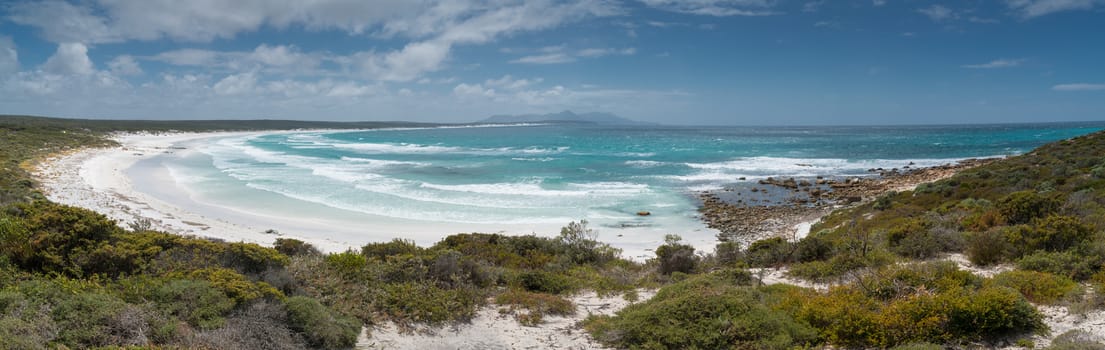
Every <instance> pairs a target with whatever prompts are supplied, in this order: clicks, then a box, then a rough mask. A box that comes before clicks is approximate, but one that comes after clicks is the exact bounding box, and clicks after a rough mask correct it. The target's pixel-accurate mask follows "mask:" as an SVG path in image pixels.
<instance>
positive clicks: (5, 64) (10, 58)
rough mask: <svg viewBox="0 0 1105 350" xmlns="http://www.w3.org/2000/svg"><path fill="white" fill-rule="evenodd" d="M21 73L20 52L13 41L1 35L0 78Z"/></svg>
mask: <svg viewBox="0 0 1105 350" xmlns="http://www.w3.org/2000/svg"><path fill="white" fill-rule="evenodd" d="M18 71H19V51H18V50H16V47H15V43H14V42H12V39H11V38H9V37H6V36H3V35H0V76H3V75H7V74H11V73H15V72H18Z"/></svg>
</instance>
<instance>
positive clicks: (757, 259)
mask: <svg viewBox="0 0 1105 350" xmlns="http://www.w3.org/2000/svg"><path fill="white" fill-rule="evenodd" d="M793 252H794V245H792V244H790V242H787V240H786V239H784V238H782V237H775V238H768V239H761V240H758V241H755V242H752V244H750V245H748V252H747V253H746V254H745V260H746V261H748V265H749V266H754V267H769V266H777V265H779V264H783V263H786V262H788V261H790V256H791V254H792V253H793Z"/></svg>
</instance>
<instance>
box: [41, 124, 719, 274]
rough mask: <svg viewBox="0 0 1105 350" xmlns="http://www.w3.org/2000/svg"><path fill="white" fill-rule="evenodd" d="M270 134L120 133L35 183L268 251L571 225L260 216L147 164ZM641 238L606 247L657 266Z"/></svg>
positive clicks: (627, 232) (709, 242)
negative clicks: (289, 242)
mask: <svg viewBox="0 0 1105 350" xmlns="http://www.w3.org/2000/svg"><path fill="white" fill-rule="evenodd" d="M285 132H286V131H285ZM268 133H275V132H208V133H158V134H152V133H120V134H116V135H114V136H113V137H112V138H113V139H114V140H116V141H117V142H118V143H119V144H120V146H118V147H109V148H88V149H83V150H78V151H75V152H71V153H67V154H63V155H59V156H56V157H53V158H50V159H46V160H44V161H42V162H40V164H38V165H37V167H36V171H35V175H36V178H37V179H38V180H39V181H40V182H41V187H42V189H43V192H44V193H45V194H46V196H47V198H49V199H50V200H53V201H55V202H58V203H63V204H68V205H73V206H78V207H82V208H86V209H91V210H94V211H96V212H99V213H102V214H104V215H107V216H108V217H110V218H112V219H114V220H116V221H117V222H118V223H119V225H120V226H123V227H130V225H131V224H134V223H142V222H148V223H149V224H150V226H149V228H150V229H155V230H160V231H165V232H171V233H176V234H184V235H195V236H201V237H209V238H217V239H222V240H226V241H235V242H236V241H243V242H251V243H258V244H262V245H271V244H272V242H273V241H275V240H276V239H277V238H280V237H286V238H295V239H299V240H303V241H305V242H309V243H311V244H313V245H315V246H317V247H318V248H319V249H321V250H322V251H324V252H340V251H344V250H347V249H358V248H359V247H360V246H363V245H364V244H366V243H369V242H381V241H388V240H391V239H394V238H403V239H410V240H413V241H414V242H415V243H417V244H419V245H423V246H428V245H432V244H434V243H436V242H437V241H439V240H440V239H441V238H443V237H445V236H447V235H450V234H456V233H465V232H483V233H504V234H516V235H517V234H536V235H544V236H551V235H555V234H557V233H559V231H560V227H561V226H563V225H564V224H567V222H564V223H558V224H552V223H532V224H518V223H513V224H470V223H454V222H441V221H433V218H428V219H427V220H426V221H412V220H396V219H394V218H388V217H381V216H373V215H367V214H361V213H352V212H348V211H344V210H341V209H337V208H332V207H329V206H324V205H319V204H317V203H307V202H301V201H294V200H293V199H289V198H283V197H280V196H279V195H274V194H266V195H268V196H271V198H270V200H269V201H264V200H261V201H259V202H258V203H257V204H256V207H257V208H251V206H249V205H237V206H232V205H229V204H226V203H222V202H220V201H215V200H207V199H206V198H201V196H197V195H196V194H195V193H193V192H191V190H190V189H189V188H186V187H185V186H182V185H181V184H180V183H179V182H178V181H179V179H176V178H175V177H174V174H171V173H170V171H169V170H168V169H166V168H165V167H164V166H160V165H159V164H144V163H143V161H145V160H156V159H152V158H154V157H158V156H183V155H186V154H189V152H195V151H194V150H192V148H193V146H197V144H201V143H205V142H214V140H218V139H222V138H229V137H246V136H252V135H261V134H268ZM259 192H260V191H259ZM289 203H290V204H289ZM640 230H649V229H647V228H625V229H609V228H599V232H600V237H599V240H601V241H604V242H607V243H610V244H612V245H614V246H615V247H618V248H621V249H623V256H624V257H627V258H630V259H635V260H640V261H643V260H645V259H648V258H650V257H652V256H653V253H652V249H653V248H655V247H656V246H658V245H660V244H662V240H663V235H664V234H666V233H669V232H666V231H664V232H659V231H657V232H651V231H648V232H638V231H640ZM651 230H653V231H656V229H651ZM684 238H685V239H687V242H688V243H690V244H692V245H694V246H696V248H698V249H699V250H701V251H711V250H712V248H713V245H714V243H715V242H714V234H713V233H712V232H697V233H693V235H688V234H684Z"/></svg>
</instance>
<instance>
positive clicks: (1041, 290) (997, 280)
mask: <svg viewBox="0 0 1105 350" xmlns="http://www.w3.org/2000/svg"><path fill="white" fill-rule="evenodd" d="M991 283H993V284H994V285H998V286H1002V287H1009V288H1012V289H1014V290H1016V291H1018V292H1020V293H1021V295H1024V297H1025V298H1026V299H1028V300H1029V301H1032V302H1034V303H1040V304H1054V303H1055V302H1058V301H1060V300H1062V299H1064V298H1069V297H1072V296H1073V295H1074V294H1075V293H1078V292H1080V291H1081V289H1080V288H1079V286H1078V283H1076V282H1074V281H1072V280H1071V279H1070V278H1066V277H1063V276H1056V275H1053V274H1050V273H1047V272H1037V271H1020V270H1014V271H1006V272H1002V273H999V274H997V275H995V276H994V277H993V278H992V279H991Z"/></svg>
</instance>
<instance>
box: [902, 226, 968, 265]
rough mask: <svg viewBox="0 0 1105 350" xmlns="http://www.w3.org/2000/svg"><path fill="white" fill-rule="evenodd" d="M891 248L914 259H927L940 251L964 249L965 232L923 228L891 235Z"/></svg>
mask: <svg viewBox="0 0 1105 350" xmlns="http://www.w3.org/2000/svg"><path fill="white" fill-rule="evenodd" d="M891 237H892V238H891V239H890V250H891V251H892V252H894V253H897V254H898V255H902V256H905V257H910V258H914V259H927V258H931V257H934V256H936V255H937V254H939V253H943V252H951V251H959V250H961V249H963V246H964V244H965V243H964V240H965V239H964V238H963V234H961V233H959V232H958V231H955V230H953V229H949V228H945V227H932V228H922V229H919V230H918V231H915V232H908V233H903V234H901V235H900V236H895V235H891Z"/></svg>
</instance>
